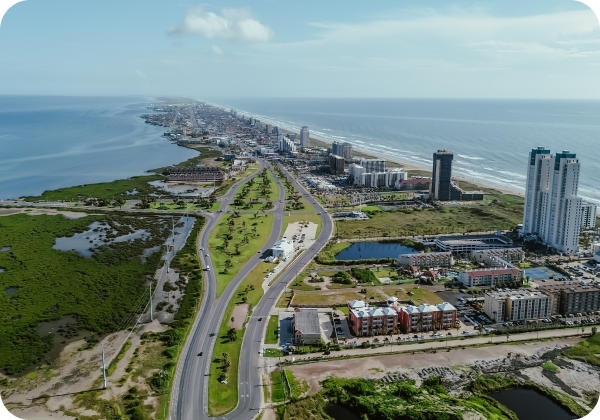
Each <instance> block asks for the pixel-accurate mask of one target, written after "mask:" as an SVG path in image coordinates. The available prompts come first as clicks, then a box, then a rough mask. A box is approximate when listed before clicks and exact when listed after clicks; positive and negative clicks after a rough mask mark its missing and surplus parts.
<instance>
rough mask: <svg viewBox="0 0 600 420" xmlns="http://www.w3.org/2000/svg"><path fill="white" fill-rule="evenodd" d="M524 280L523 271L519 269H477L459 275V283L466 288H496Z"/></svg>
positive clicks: (464, 271)
mask: <svg viewBox="0 0 600 420" xmlns="http://www.w3.org/2000/svg"><path fill="white" fill-rule="evenodd" d="M521 280H523V270H520V269H518V268H476V269H474V270H463V271H461V272H460V273H458V281H459V282H461V283H462V284H463V285H464V286H465V287H482V286H490V287H496V286H498V285H502V284H503V283H511V282H513V281H516V282H520V281H521Z"/></svg>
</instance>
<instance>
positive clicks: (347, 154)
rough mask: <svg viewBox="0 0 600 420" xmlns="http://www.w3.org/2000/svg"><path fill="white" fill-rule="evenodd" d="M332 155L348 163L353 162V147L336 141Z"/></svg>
mask: <svg viewBox="0 0 600 420" xmlns="http://www.w3.org/2000/svg"><path fill="white" fill-rule="evenodd" d="M331 153H333V154H334V155H338V156H341V157H343V158H344V160H345V161H346V162H350V161H351V160H352V145H351V144H350V143H340V142H338V141H334V142H333V144H332V145H331Z"/></svg>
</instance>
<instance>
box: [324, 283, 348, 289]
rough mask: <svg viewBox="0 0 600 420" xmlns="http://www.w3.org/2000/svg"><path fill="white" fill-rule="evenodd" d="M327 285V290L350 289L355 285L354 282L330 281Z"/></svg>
mask: <svg viewBox="0 0 600 420" xmlns="http://www.w3.org/2000/svg"><path fill="white" fill-rule="evenodd" d="M325 287H327V288H328V289H329V290H336V289H352V288H354V287H356V285H355V283H352V284H338V283H331V284H328V285H327V286H325Z"/></svg>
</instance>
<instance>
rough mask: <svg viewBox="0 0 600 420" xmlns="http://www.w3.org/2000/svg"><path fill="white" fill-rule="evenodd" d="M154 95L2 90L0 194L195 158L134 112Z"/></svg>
mask: <svg viewBox="0 0 600 420" xmlns="http://www.w3.org/2000/svg"><path fill="white" fill-rule="evenodd" d="M152 101H156V99H154V98H143V97H57V96H39V97H37V96H0V199H8V198H13V199H14V198H18V197H21V196H26V195H38V194H41V193H42V192H43V191H45V190H53V189H57V188H62V187H70V186H74V185H81V184H89V183H96V182H107V181H113V180H115V179H124V178H128V177H131V176H135V175H143V174H144V172H145V171H146V170H148V169H154V168H160V167H163V166H167V165H172V164H175V163H179V162H182V161H184V160H186V159H189V158H191V157H194V156H197V152H194V151H192V150H189V149H186V148H183V147H178V146H176V145H172V144H171V143H170V142H169V141H167V140H165V139H164V138H163V137H161V135H162V133H163V132H164V131H167V128H165V127H158V126H152V125H149V124H146V123H145V122H144V120H143V119H141V118H139V116H140V115H142V114H145V113H151V112H152V111H151V110H149V109H147V108H146V106H147V103H149V102H152Z"/></svg>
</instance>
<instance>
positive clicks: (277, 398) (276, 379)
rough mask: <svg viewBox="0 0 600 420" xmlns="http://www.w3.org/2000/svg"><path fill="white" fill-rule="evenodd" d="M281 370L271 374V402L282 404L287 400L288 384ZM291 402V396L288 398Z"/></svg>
mask: <svg viewBox="0 0 600 420" xmlns="http://www.w3.org/2000/svg"><path fill="white" fill-rule="evenodd" d="M283 375H284V374H283V372H282V371H281V370H274V371H273V372H271V401H272V402H282V401H283V400H284V399H286V395H287V391H286V383H285V379H284V378H283ZM287 399H288V400H289V396H288V397H287Z"/></svg>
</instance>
